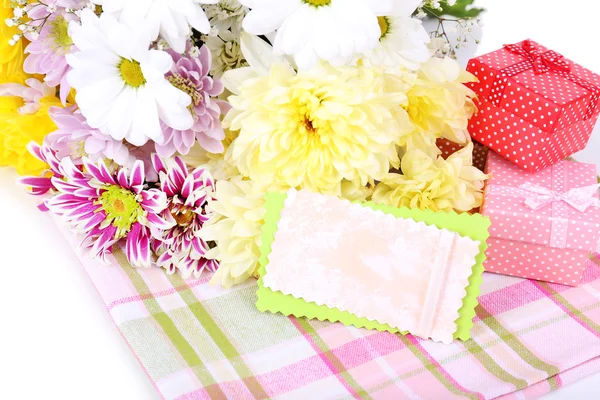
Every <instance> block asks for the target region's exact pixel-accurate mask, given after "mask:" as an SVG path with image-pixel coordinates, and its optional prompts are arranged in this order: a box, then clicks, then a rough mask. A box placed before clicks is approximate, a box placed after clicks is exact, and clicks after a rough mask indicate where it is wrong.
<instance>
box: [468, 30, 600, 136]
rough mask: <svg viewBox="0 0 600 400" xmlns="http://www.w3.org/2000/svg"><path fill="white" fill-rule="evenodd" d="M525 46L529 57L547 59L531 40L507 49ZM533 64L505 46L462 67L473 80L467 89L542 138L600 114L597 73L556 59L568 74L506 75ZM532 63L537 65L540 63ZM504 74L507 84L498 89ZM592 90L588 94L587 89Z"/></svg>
mask: <svg viewBox="0 0 600 400" xmlns="http://www.w3.org/2000/svg"><path fill="white" fill-rule="evenodd" d="M526 42H528V43H530V44H531V45H532V46H533V48H534V50H532V53H531V54H539V55H540V56H541V55H544V54H550V53H548V52H549V51H550V50H549V49H548V48H546V47H544V46H542V45H540V44H538V43H536V42H534V41H533V40H526V41H523V42H520V43H517V44H515V45H510V46H515V47H517V48H521V47H522V46H523V44H524V43H526ZM513 48H514V47H513ZM526 48H527V47H526ZM554 55H556V56H558V57H562V56H561V55H560V54H558V53H552V56H554ZM546 58H548V59H549V58H550V57H546ZM533 59H534V58H531V59H530V56H525V55H522V54H518V53H515V52H512V51H510V50H508V49H507V48H506V47H504V48H502V49H499V50H497V51H494V52H492V53H489V54H485V55H482V56H480V57H477V58H475V59H473V60H471V62H470V63H469V67H468V68H467V69H468V70H469V71H470V72H472V73H473V74H475V75H476V76H477V77H478V79H479V82H478V83H475V84H473V85H472V88H473V89H474V90H475V91H476V92H477V94H478V95H479V96H480V97H482V98H486V99H489V100H493V99H498V100H499V105H500V106H502V108H503V109H505V110H507V111H509V112H511V113H513V114H515V115H518V116H519V117H520V118H521V119H523V120H525V121H527V122H529V123H530V124H532V125H534V126H536V127H538V128H539V129H541V130H542V131H543V132H546V133H553V132H556V131H558V130H562V129H564V128H566V127H568V126H571V125H573V124H575V123H577V122H580V121H581V120H583V119H585V118H586V116H587V117H588V118H591V117H593V116H594V115H597V114H598V112H600V106H599V99H600V98H599V97H598V94H597V93H599V92H600V76H599V75H598V74H595V73H594V72H592V71H590V70H589V69H587V68H584V67H582V66H581V65H578V64H576V63H574V62H573V61H570V60H567V59H566V58H565V59H562V60H563V61H564V63H566V64H567V65H568V66H569V67H568V68H570V72H568V73H564V74H563V73H562V72H556V71H554V70H550V71H549V72H545V73H540V72H536V70H535V69H534V68H533V67H531V68H529V69H526V70H525V71H522V72H519V73H517V74H516V75H513V76H511V72H510V70H511V68H512V67H515V66H518V65H520V64H522V63H524V62H526V61H530V60H533ZM535 63H543V61H542V58H539V59H538V60H537V61H535ZM517 69H518V68H517ZM505 73H506V74H507V75H508V79H507V83H506V84H505V85H502V84H501V81H502V79H503V75H504V74H505ZM513 73H514V72H513ZM569 76H571V77H569ZM582 82H585V83H583V84H582ZM586 83H587V84H586ZM592 88H593V90H590V89H592ZM590 108H591V109H593V113H592V115H588V114H587V112H588V111H589V109H590Z"/></svg>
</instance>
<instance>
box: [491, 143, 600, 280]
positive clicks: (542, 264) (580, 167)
mask: <svg viewBox="0 0 600 400" xmlns="http://www.w3.org/2000/svg"><path fill="white" fill-rule="evenodd" d="M486 172H487V173H489V174H491V175H492V177H491V178H490V180H489V181H488V183H487V186H486V188H485V190H484V201H483V205H482V207H481V213H482V214H483V215H486V216H488V217H489V218H490V219H491V221H492V225H491V227H490V237H491V238H492V240H491V241H492V242H493V243H495V244H496V245H495V246H492V245H490V249H488V252H487V256H488V260H487V261H486V270H489V271H491V272H497V273H502V274H507V275H514V276H520V277H524V278H530V279H538V280H544V281H549V282H556V283H563V284H571V285H576V284H578V283H579V280H580V279H581V271H579V275H578V276H576V275H575V274H574V272H573V271H574V270H575V271H576V270H577V268H578V267H577V266H578V265H581V266H582V267H581V268H583V265H584V259H582V258H581V257H582V256H581V255H585V256H586V257H587V254H589V252H591V251H594V250H595V249H596V246H597V243H598V241H599V240H600V209H599V208H595V207H591V208H589V209H588V210H587V211H586V212H585V213H582V212H579V211H577V210H576V209H574V208H573V207H571V206H569V205H567V204H566V203H564V202H554V203H552V204H550V205H548V206H546V207H543V208H541V209H539V210H537V211H533V210H531V209H530V208H528V207H527V206H526V205H525V204H524V200H525V198H524V197H523V196H524V192H523V191H522V190H519V189H518V188H519V186H521V185H523V184H524V183H532V184H536V185H539V186H542V187H545V188H548V189H550V190H553V191H556V192H558V193H564V192H566V191H568V190H570V189H572V188H577V187H583V186H589V185H593V184H595V183H596V182H597V176H596V167H595V165H592V164H584V163H576V162H570V161H560V162H559V163H557V164H556V165H554V166H553V167H551V168H547V169H545V170H542V171H540V172H537V173H534V174H530V173H528V172H526V171H523V170H522V169H520V168H518V167H517V166H515V165H513V164H511V163H510V162H508V161H507V160H505V159H503V158H502V157H500V156H499V155H497V154H495V153H493V152H489V154H488V159H487V165H486ZM494 186H496V187H514V188H515V190H514V193H510V192H508V191H504V190H494ZM596 197H598V194H596ZM488 243H489V242H488ZM562 244H566V246H563V245H562ZM561 247H564V248H561ZM575 261H576V262H575ZM561 271H562V272H561ZM565 271H567V272H565ZM555 273H556V274H555ZM566 274H569V275H570V276H566ZM559 278H560V279H559ZM567 278H568V279H567Z"/></svg>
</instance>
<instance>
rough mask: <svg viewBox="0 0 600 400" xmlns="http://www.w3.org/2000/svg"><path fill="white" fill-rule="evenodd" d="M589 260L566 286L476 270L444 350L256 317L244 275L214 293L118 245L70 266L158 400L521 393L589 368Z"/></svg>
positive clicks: (596, 265)
mask: <svg viewBox="0 0 600 400" xmlns="http://www.w3.org/2000/svg"><path fill="white" fill-rule="evenodd" d="M66 237H67V239H68V240H69V241H70V242H71V243H72V244H74V243H75V240H74V238H73V237H71V236H69V234H68V233H66ZM596 257H600V255H595V256H593V257H592V258H590V261H589V262H588V267H587V270H586V273H585V276H584V285H582V286H580V287H578V288H570V287H566V286H560V285H552V284H546V283H541V282H535V281H527V280H523V279H518V278H511V277H505V276H500V275H493V274H485V278H484V283H483V286H482V295H481V297H480V299H479V301H480V305H479V306H478V307H477V317H476V319H475V324H474V328H473V331H472V333H473V339H472V340H470V341H468V342H455V343H453V344H451V345H444V344H438V343H433V342H431V341H427V340H421V339H418V338H415V337H412V336H401V335H394V334H390V333H387V332H374V331H368V330H364V329H357V328H353V327H346V326H343V325H341V324H332V323H327V322H320V321H310V320H306V319H296V318H293V317H290V318H288V317H284V316H282V315H272V314H264V313H260V312H259V311H257V309H256V308H255V306H254V303H255V301H256V296H255V291H256V283H255V282H249V283H248V284H245V285H243V286H240V287H236V288H234V289H232V290H223V289H220V288H215V287H212V286H209V285H208V283H207V281H208V276H207V277H205V278H203V279H200V280H190V281H184V280H182V279H181V278H180V277H178V276H167V275H165V274H164V273H163V272H162V271H160V270H136V269H134V268H132V267H130V266H129V265H128V264H127V261H126V259H125V257H124V255H123V253H122V252H120V251H118V252H116V253H115V254H114V262H113V263H112V265H111V266H109V267H107V266H103V265H100V264H98V262H97V261H95V260H92V259H89V258H86V257H81V261H82V264H83V266H84V268H85V269H86V271H87V273H88V274H89V276H90V278H91V280H92V282H93V283H94V285H95V287H96V288H97V290H98V293H99V294H100V296H101V297H102V300H103V301H104V303H105V304H106V308H107V309H108V312H109V313H110V315H111V317H112V319H113V320H114V322H115V324H116V326H117V327H118V329H119V330H120V331H121V333H122V335H123V337H124V338H125V340H126V341H127V343H128V344H129V346H130V347H131V349H132V351H133V352H134V353H135V355H136V356H137V358H138V359H139V361H140V363H141V365H142V366H143V367H144V369H145V370H146V372H147V374H148V376H149V378H150V379H151V380H152V381H153V382H154V384H155V386H156V389H157V390H158V392H159V393H160V395H161V396H162V397H164V398H165V399H179V400H184V399H208V398H211V399H224V398H228V399H253V398H256V399H264V398H277V399H316V398H318V399H352V398H356V399H453V398H469V399H491V398H498V397H500V398H504V399H513V398H514V399H531V398H535V397H538V396H540V395H542V394H545V393H547V392H549V391H551V390H554V389H556V388H559V387H561V386H564V385H566V384H568V383H571V382H574V381H576V380H578V379H581V378H582V377H584V376H587V375H589V374H592V373H596V372H598V371H600V259H598V258H596Z"/></svg>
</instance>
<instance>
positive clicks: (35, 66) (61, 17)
mask: <svg viewBox="0 0 600 400" xmlns="http://www.w3.org/2000/svg"><path fill="white" fill-rule="evenodd" d="M86 3H87V2H85V1H79V0H50V1H47V2H45V3H37V2H33V3H31V4H30V5H29V6H28V11H27V15H28V16H29V18H31V20H32V23H31V24H32V25H33V26H36V22H37V23H40V26H38V27H37V29H36V35H31V33H30V34H26V36H27V38H28V39H29V40H30V41H31V43H30V44H29V45H28V46H27V48H26V49H25V53H26V54H29V55H28V56H27V58H26V59H25V63H24V64H23V70H24V71H25V72H27V73H28V74H42V75H45V76H44V82H46V83H47V84H48V85H49V86H50V87H53V88H54V87H57V86H59V85H60V100H61V101H62V102H63V104H66V101H67V96H68V95H69V91H70V90H71V86H70V85H69V82H68V81H67V73H68V72H69V71H70V70H71V68H70V67H69V65H68V64H67V60H66V58H65V56H66V55H67V54H68V53H70V52H71V50H72V48H73V40H71V37H70V35H69V22H70V21H74V20H78V17H77V15H76V14H75V13H74V12H73V10H78V9H81V8H82V7H84V6H85V4H86Z"/></svg>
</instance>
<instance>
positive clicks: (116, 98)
mask: <svg viewBox="0 0 600 400" xmlns="http://www.w3.org/2000/svg"><path fill="white" fill-rule="evenodd" d="M69 29H70V32H71V38H72V40H73V42H74V44H75V46H76V47H77V49H78V51H75V52H73V53H71V54H68V55H67V62H68V63H69V65H70V66H71V67H72V71H71V72H69V75H68V80H69V84H70V85H71V86H72V87H73V88H75V90H76V91H77V96H76V100H77V104H78V106H79V108H80V109H81V113H82V114H83V115H84V116H85V117H86V119H87V122H88V124H89V125H90V126H91V127H92V128H95V129H99V130H100V131H101V132H103V133H105V134H107V135H110V136H112V137H113V138H114V139H116V140H123V139H125V140H127V141H128V142H129V143H131V144H133V145H135V146H142V145H144V144H145V143H146V142H147V141H148V139H152V140H155V141H160V140H162V130H161V127H160V121H161V120H162V121H163V122H164V123H165V124H167V125H168V126H170V127H172V128H174V129H178V130H187V129H189V128H191V126H192V124H193V123H194V121H193V118H192V115H191V114H190V112H189V110H188V109H187V107H188V106H189V105H190V103H191V98H190V96H188V95H187V94H185V93H184V92H182V91H181V90H179V89H177V88H175V87H174V86H173V85H171V83H169V81H168V80H167V79H166V78H165V73H167V72H168V71H169V70H170V69H171V66H172V64H173V59H172V58H171V56H170V55H169V54H168V53H166V52H163V51H159V50H149V49H148V46H149V41H148V38H147V36H146V35H144V34H143V33H141V32H140V31H136V30H132V29H130V28H128V27H127V26H126V25H124V24H121V23H119V21H117V20H116V19H115V17H114V16H113V15H111V14H102V16H100V17H98V16H96V14H94V12H93V11H92V10H89V9H87V10H84V11H83V12H82V13H81V24H79V23H77V22H74V21H73V22H71V25H70V26H69Z"/></svg>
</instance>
